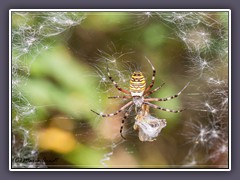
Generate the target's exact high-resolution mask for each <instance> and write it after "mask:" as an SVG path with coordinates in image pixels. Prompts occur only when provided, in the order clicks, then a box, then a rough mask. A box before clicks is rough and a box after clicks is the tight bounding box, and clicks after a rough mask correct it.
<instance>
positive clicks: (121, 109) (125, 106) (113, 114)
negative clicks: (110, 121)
mask: <svg viewBox="0 0 240 180" xmlns="http://www.w3.org/2000/svg"><path fill="white" fill-rule="evenodd" d="M132 103H133V102H132V101H129V102H128V103H127V104H125V105H124V106H122V107H121V108H120V109H119V110H118V111H116V112H115V113H111V114H103V113H98V112H96V111H94V110H92V109H91V111H92V112H94V113H95V114H97V115H99V116H102V117H111V116H115V115H117V114H118V113H120V112H122V111H123V110H124V109H125V108H127V107H128V106H130V105H131V104H132Z"/></svg>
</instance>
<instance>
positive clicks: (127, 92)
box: [107, 65, 131, 94]
mask: <svg viewBox="0 0 240 180" xmlns="http://www.w3.org/2000/svg"><path fill="white" fill-rule="evenodd" d="M107 75H108V78H109V79H110V80H111V81H112V83H113V84H114V86H115V87H116V88H117V89H118V90H119V91H121V92H123V93H125V94H131V93H130V92H129V91H127V90H125V89H122V88H120V87H119V86H118V84H117V83H116V82H115V81H114V80H113V78H112V76H111V75H110V71H109V68H108V65H107Z"/></svg>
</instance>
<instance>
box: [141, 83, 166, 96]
mask: <svg viewBox="0 0 240 180" xmlns="http://www.w3.org/2000/svg"><path fill="white" fill-rule="evenodd" d="M164 84H165V83H163V84H162V85H161V86H159V87H157V88H155V89H154V90H152V91H149V92H148V93H146V94H145V95H144V97H145V96H149V95H151V94H153V93H154V92H156V91H158V90H159V89H161V88H162V87H163V85H164Z"/></svg>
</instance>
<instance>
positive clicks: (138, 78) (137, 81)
mask: <svg viewBox="0 0 240 180" xmlns="http://www.w3.org/2000/svg"><path fill="white" fill-rule="evenodd" d="M145 88H146V81H145V77H144V76H143V74H142V72H134V73H133V74H132V77H131V80H130V92H131V95H132V96H142V95H143V93H144V91H145Z"/></svg>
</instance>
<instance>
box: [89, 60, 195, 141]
mask: <svg viewBox="0 0 240 180" xmlns="http://www.w3.org/2000/svg"><path fill="white" fill-rule="evenodd" d="M145 58H146V59H147V61H148V62H149V64H150V65H151V67H152V71H153V74H152V81H151V83H150V85H149V86H148V87H147V88H146V81H145V77H144V75H143V73H142V72H141V71H136V72H133V73H132V76H131V79H130V88H129V91H128V90H125V89H123V88H121V87H119V86H118V83H116V82H115V81H114V80H113V78H112V76H111V75H110V72H109V68H108V65H107V75H108V78H109V79H110V80H111V81H112V83H113V84H114V86H115V87H116V88H117V89H118V90H119V91H121V92H123V93H125V94H127V95H125V96H113V97H108V98H111V99H116V98H122V99H132V100H131V101H129V102H128V103H127V104H125V105H124V106H122V107H121V108H120V109H119V110H117V111H116V112H114V113H111V114H103V113H98V112H96V111H94V110H92V109H91V111H92V112H94V113H95V114H97V115H99V116H102V117H111V116H115V115H117V114H118V113H120V112H122V111H125V109H126V108H127V107H129V106H130V108H128V110H126V112H125V114H124V117H123V119H122V124H121V127H120V134H121V137H122V138H123V139H126V138H125V137H124V136H123V134H122V130H123V125H124V122H125V120H126V119H127V117H128V116H129V113H130V111H131V109H132V107H133V106H134V105H135V111H136V112H138V111H139V109H141V108H142V106H143V105H145V106H146V105H147V106H149V107H152V108H155V109H160V110H163V111H167V112H173V113H179V112H182V111H183V110H184V109H181V110H172V109H167V108H163V107H160V106H157V105H155V104H152V103H150V102H153V101H168V100H171V99H173V98H176V97H178V96H179V95H180V94H181V93H182V92H183V90H184V89H185V88H186V87H187V86H188V85H189V83H190V82H188V83H187V84H186V85H185V86H184V87H183V89H182V90H181V91H179V92H178V93H177V94H175V95H173V96H170V97H166V98H148V96H149V95H151V94H153V93H154V92H156V91H158V90H159V89H161V87H162V86H163V85H164V84H165V83H163V84H162V85H160V86H159V87H157V88H155V89H153V90H151V88H152V87H153V85H154V82H155V75H156V70H155V68H154V66H153V65H152V63H151V61H150V60H149V59H148V58H147V57H145ZM150 90H151V91H150Z"/></svg>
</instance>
